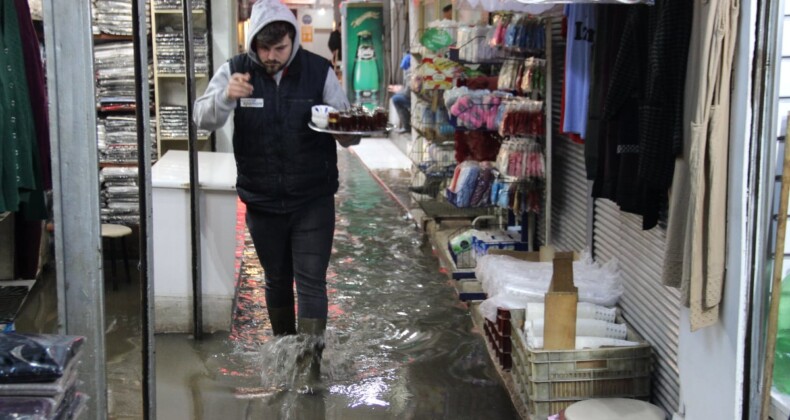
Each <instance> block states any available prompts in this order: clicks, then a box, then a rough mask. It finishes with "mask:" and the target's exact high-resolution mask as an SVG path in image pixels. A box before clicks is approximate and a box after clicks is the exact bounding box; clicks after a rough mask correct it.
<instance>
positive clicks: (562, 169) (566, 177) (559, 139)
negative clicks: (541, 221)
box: [551, 19, 588, 251]
mask: <svg viewBox="0 0 790 420" xmlns="http://www.w3.org/2000/svg"><path fill="white" fill-rule="evenodd" d="M551 50H552V54H551V55H552V56H551V68H552V75H551V80H552V86H551V96H552V110H551V119H552V124H551V125H552V132H553V133H552V135H553V141H552V153H551V154H552V175H551V189H552V192H551V242H552V243H551V245H554V247H555V248H556V249H558V250H562V251H570V250H575V251H580V250H582V249H584V248H586V243H587V196H588V193H587V180H586V178H585V174H584V147H583V146H582V145H580V144H576V143H573V142H572V141H570V140H568V138H567V137H565V136H562V135H560V133H559V125H560V105H561V104H562V84H563V80H564V75H565V40H564V39H563V37H562V21H561V20H560V19H554V20H553V21H552V23H551Z"/></svg>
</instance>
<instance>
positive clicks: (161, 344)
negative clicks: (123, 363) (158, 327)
mask: <svg viewBox="0 0 790 420" xmlns="http://www.w3.org/2000/svg"><path fill="white" fill-rule="evenodd" d="M339 155H340V156H339V167H340V174H341V175H340V177H341V183H340V184H341V186H340V191H339V192H338V194H337V195H336V205H337V227H336V233H335V242H334V250H333V257H332V261H331V262H330V267H329V275H328V277H329V278H328V282H329V290H330V291H329V293H330V296H329V299H330V302H329V303H330V309H329V317H330V320H329V327H328V331H327V347H326V350H325V352H324V364H323V382H324V384H325V386H326V390H325V391H324V392H321V393H319V394H318V395H302V394H299V393H297V392H294V391H282V390H281V389H283V387H282V384H284V383H285V384H287V383H288V382H290V381H291V380H292V378H290V377H289V373H290V372H291V371H292V368H291V367H292V366H293V362H294V358H295V348H296V347H298V343H296V341H295V340H293V339H290V338H287V339H285V340H274V339H271V337H267V334H269V333H268V331H267V328H268V327H267V324H268V323H267V321H266V319H265V312H266V310H265V302H264V301H263V293H262V290H261V289H259V288H258V285H260V282H261V281H262V273H261V270H260V267H259V266H258V264H257V259H255V258H254V254H253V253H252V249H251V242H250V241H249V239H248V238H247V240H246V241H245V243H247V244H248V247H245V249H244V251H243V256H242V260H241V267H240V270H241V276H240V282H241V285H240V292H239V293H238V298H237V305H236V308H235V314H234V321H233V331H232V332H231V334H230V335H228V334H215V335H212V336H208V337H206V338H205V340H204V341H202V342H195V341H193V340H191V339H190V338H188V337H186V336H183V335H157V336H156V343H157V412H158V416H157V417H158V418H164V419H190V418H191V419H291V418H292V419H374V418H380V419H427V418H432V419H482V418H496V419H508V418H517V414H516V412H515V411H514V409H513V406H512V403H511V402H510V399H509V396H508V394H507V392H506V390H505V388H504V387H503V386H502V385H501V382H500V380H499V378H498V377H497V373H496V371H495V369H494V366H493V365H492V363H491V361H490V359H489V358H488V355H487V354H486V349H485V346H484V343H483V340H482V338H481V337H480V336H479V335H477V334H475V333H473V332H471V330H472V321H471V319H470V316H469V313H468V310H467V309H466V308H465V307H464V306H462V305H461V304H459V301H458V300H457V297H456V296H455V292H454V289H453V287H452V285H451V284H449V283H448V279H447V276H446V275H444V274H442V273H441V272H440V271H439V265H438V261H437V259H436V258H435V257H434V256H433V255H432V253H431V247H430V244H429V242H428V240H427V239H426V238H425V237H424V236H423V234H422V232H420V231H419V230H417V229H416V228H415V227H414V225H413V223H411V222H410V221H408V220H406V219H405V218H404V217H403V213H404V212H403V210H402V209H401V208H400V207H399V206H398V205H397V204H396V202H395V201H394V200H393V199H392V197H390V196H389V195H387V194H386V193H385V192H384V191H383V190H382V188H381V187H380V186H379V184H377V182H376V181H375V180H374V178H373V177H371V175H370V174H369V173H368V171H367V170H366V168H365V167H364V166H363V164H362V163H361V162H360V161H359V159H357V158H356V157H355V156H354V155H353V154H352V153H350V152H348V151H346V150H343V151H340V152H339ZM115 414H116V415H117V416H119V417H125V416H124V413H115Z"/></svg>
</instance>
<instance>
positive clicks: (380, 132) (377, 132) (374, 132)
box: [307, 121, 395, 137]
mask: <svg viewBox="0 0 790 420" xmlns="http://www.w3.org/2000/svg"><path fill="white" fill-rule="evenodd" d="M307 126H308V127H310V129H311V130H313V131H317V132H319V133H328V134H340V135H346V136H364V137H375V136H381V135H384V136H386V135H387V133H388V132H390V131H392V129H393V128H395V125H393V124H387V126H386V128H382V129H378V130H371V131H348V130H336V129H335V130H333V129H331V128H321V127H319V126H317V125H315V124H314V123H313V122H312V121H311V122H309V123H307Z"/></svg>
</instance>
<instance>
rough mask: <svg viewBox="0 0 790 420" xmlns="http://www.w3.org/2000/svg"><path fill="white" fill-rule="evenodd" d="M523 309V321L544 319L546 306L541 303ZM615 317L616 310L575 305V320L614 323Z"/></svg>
mask: <svg viewBox="0 0 790 420" xmlns="http://www.w3.org/2000/svg"><path fill="white" fill-rule="evenodd" d="M518 309H520V308H518ZM525 309H526V311H525V315H526V318H525V319H524V320H525V321H533V320H535V319H541V318H543V317H544V314H545V311H546V305H545V304H544V303H543V302H530V303H527V304H526V308H525ZM616 317H617V309H616V308H607V307H605V306H601V305H595V304H592V303H587V302H579V303H577V304H576V319H597V320H599V321H606V322H614V320H615V318H616Z"/></svg>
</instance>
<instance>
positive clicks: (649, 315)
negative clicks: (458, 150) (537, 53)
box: [551, 20, 680, 413]
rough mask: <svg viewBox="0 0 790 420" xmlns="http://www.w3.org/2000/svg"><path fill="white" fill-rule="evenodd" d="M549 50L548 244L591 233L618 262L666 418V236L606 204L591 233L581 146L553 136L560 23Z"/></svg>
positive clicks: (669, 360)
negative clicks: (652, 359)
mask: <svg viewBox="0 0 790 420" xmlns="http://www.w3.org/2000/svg"><path fill="white" fill-rule="evenodd" d="M552 51H553V54H552V101H553V104H552V125H553V127H554V130H553V135H554V137H553V147H552V159H553V168H552V198H551V200H552V207H551V211H552V214H551V239H552V243H553V245H554V246H555V247H557V248H558V249H576V250H579V249H583V248H585V247H586V244H587V233H588V230H589V229H592V232H591V234H592V237H593V251H594V256H595V258H596V260H598V261H599V262H601V263H605V262H607V261H609V260H611V259H612V258H613V257H614V256H617V257H618V260H619V263H620V268H621V271H622V278H623V282H624V284H625V293H624V295H623V297H622V299H621V301H620V306H621V308H622V309H623V316H624V317H625V318H626V320H627V322H628V323H629V324H630V325H631V326H632V327H633V328H634V329H635V330H636V331H637V332H638V333H639V334H640V335H642V336H643V337H644V338H645V339H646V340H647V341H648V342H650V343H651V344H652V345H653V349H654V352H655V354H656V363H655V369H654V381H653V400H654V402H655V403H656V404H658V405H660V406H662V407H663V408H664V409H665V410H666V411H667V412H669V413H671V412H674V411H675V410H676V409H677V404H678V396H679V389H680V386H679V381H680V380H679V375H678V365H677V351H678V325H679V316H680V309H679V308H680V294H679V292H678V291H677V290H676V289H672V288H667V287H664V286H662V285H661V284H660V278H661V266H662V261H663V258H664V247H665V237H666V232H665V230H664V228H662V227H656V228H654V229H652V230H650V231H647V232H644V231H642V229H641V218H640V217H638V216H634V215H631V214H626V213H621V212H620V210H619V209H618V207H617V206H616V205H615V204H614V203H612V202H611V201H608V200H596V201H595V217H594V222H593V227H594V228H593V227H591V226H589V224H590V221H589V219H588V195H589V189H588V182H587V180H586V177H585V172H584V147H583V146H582V145H579V144H576V143H573V142H571V141H570V140H568V139H567V138H566V137H564V136H560V135H559V133H558V127H559V117H560V104H561V99H562V83H563V75H564V61H565V57H564V51H565V42H564V40H563V39H562V34H561V23H560V22H559V20H557V21H555V22H553V24H552Z"/></svg>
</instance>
